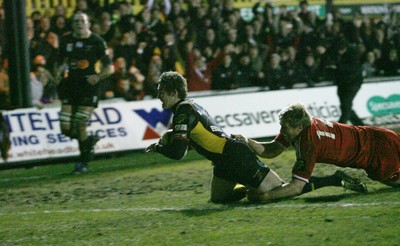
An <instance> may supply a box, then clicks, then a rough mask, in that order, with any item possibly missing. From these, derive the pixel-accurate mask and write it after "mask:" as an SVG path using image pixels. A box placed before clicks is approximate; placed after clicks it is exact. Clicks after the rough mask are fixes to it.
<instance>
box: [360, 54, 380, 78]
mask: <svg viewBox="0 0 400 246" xmlns="http://www.w3.org/2000/svg"><path fill="white" fill-rule="evenodd" d="M362 72H363V77H364V78H371V77H374V76H375V75H376V72H377V71H376V65H375V53H374V52H373V51H369V52H367V55H366V59H365V61H364V63H363V64H362Z"/></svg>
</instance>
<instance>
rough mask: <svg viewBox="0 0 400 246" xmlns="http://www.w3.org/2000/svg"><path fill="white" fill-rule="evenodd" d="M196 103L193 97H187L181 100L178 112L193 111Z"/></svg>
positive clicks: (177, 108)
mask: <svg viewBox="0 0 400 246" xmlns="http://www.w3.org/2000/svg"><path fill="white" fill-rule="evenodd" d="M195 105H196V103H195V102H194V101H193V99H190V98H186V99H185V100H183V101H181V102H180V103H179V104H178V105H177V107H176V112H189V111H192V110H193V109H194V107H195Z"/></svg>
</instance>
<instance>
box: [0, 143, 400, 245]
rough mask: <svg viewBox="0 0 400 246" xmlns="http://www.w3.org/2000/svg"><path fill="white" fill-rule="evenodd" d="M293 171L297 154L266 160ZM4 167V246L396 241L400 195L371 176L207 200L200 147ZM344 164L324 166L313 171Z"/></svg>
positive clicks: (206, 169) (0, 237)
mask: <svg viewBox="0 0 400 246" xmlns="http://www.w3.org/2000/svg"><path fill="white" fill-rule="evenodd" d="M264 161H265V162H266V163H267V164H268V165H269V166H270V167H271V168H272V169H274V170H275V171H276V172H277V173H278V174H279V175H280V176H281V177H283V178H284V179H285V180H288V179H290V172H291V167H292V164H293V161H294V152H293V150H289V151H287V152H285V153H284V154H283V155H282V156H281V157H279V158H276V159H274V160H264ZM72 169H73V164H72V163H70V164H60V165H51V166H50V165H49V166H40V167H35V168H31V169H12V170H3V171H0V186H1V187H0V228H1V229H0V245H399V244H400V235H399V221H400V195H399V190H398V189H392V188H389V187H387V186H384V185H382V184H380V183H377V182H373V181H370V180H368V179H366V178H364V177H363V176H362V172H360V171H357V170H346V171H349V172H351V173H352V174H354V175H357V176H359V177H361V178H362V179H363V180H364V181H366V182H367V185H368V188H369V191H370V192H369V194H367V195H363V194H357V193H354V192H352V191H347V190H343V189H342V188H340V187H336V188H335V187H333V188H324V189H320V190H318V191H315V192H312V193H309V194H306V195H303V196H299V197H296V198H294V199H290V200H284V201H280V202H275V203H269V204H251V203H249V202H247V200H246V199H244V200H243V201H241V202H238V203H235V204H231V205H216V204H212V203H209V202H208V199H209V188H210V178H211V170H212V168H211V165H210V163H209V162H208V161H206V160H204V159H203V158H202V157H200V156H199V155H197V154H196V153H194V152H190V153H189V154H188V156H187V157H186V158H185V160H182V161H179V162H177V161H172V160H168V159H166V158H165V157H162V156H161V155H159V154H154V153H152V154H147V155H145V154H143V153H142V152H140V153H139V152H137V153H132V154H126V155H123V156H116V157H113V158H109V159H101V160H96V161H94V162H93V163H92V164H91V166H90V173H88V174H84V175H74V174H71V173H70V172H71V170H72ZM335 170H337V168H335V167H333V166H330V165H324V164H319V165H317V167H316V169H315V172H314V173H315V174H316V175H324V174H331V173H333V172H334V171H335Z"/></svg>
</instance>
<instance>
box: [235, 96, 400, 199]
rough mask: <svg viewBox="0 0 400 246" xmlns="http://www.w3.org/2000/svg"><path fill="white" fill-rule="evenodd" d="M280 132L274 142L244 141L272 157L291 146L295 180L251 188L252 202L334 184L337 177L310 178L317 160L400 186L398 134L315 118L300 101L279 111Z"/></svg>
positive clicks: (376, 128)
mask: <svg viewBox="0 0 400 246" xmlns="http://www.w3.org/2000/svg"><path fill="white" fill-rule="evenodd" d="M279 120H280V124H281V130H280V134H279V135H278V136H277V137H275V139H274V140H273V141H271V142H257V141H255V140H253V139H246V138H244V137H242V136H240V135H239V136H238V137H242V138H243V139H245V141H246V142H247V143H248V144H249V146H250V147H251V148H252V149H253V150H254V152H255V153H256V154H257V155H258V156H261V157H265V158H274V157H276V156H278V155H279V154H281V153H282V152H283V151H284V150H285V149H286V148H287V147H289V146H290V144H292V145H293V146H294V148H295V150H296V162H295V164H294V166H293V169H292V174H293V178H292V180H291V181H290V182H289V183H287V184H284V185H282V186H280V187H278V188H275V189H273V190H271V191H268V192H265V193H257V192H250V193H249V194H248V198H249V199H250V200H253V201H268V200H274V199H280V198H288V197H293V196H297V195H300V194H303V193H306V192H309V191H311V190H314V189H318V188H321V187H324V186H328V185H333V184H334V182H335V180H334V179H335V178H336V177H335V176H337V175H332V176H331V178H330V179H329V177H322V178H318V177H311V174H312V172H313V170H314V167H315V164H316V163H327V164H333V165H336V166H339V167H349V168H358V169H363V170H365V172H366V174H367V176H368V177H369V178H370V179H372V180H377V181H380V182H382V183H384V184H386V185H389V186H393V187H400V135H399V133H397V132H394V131H391V130H388V129H384V128H380V127H372V126H351V125H346V124H341V123H335V122H329V121H326V120H323V119H318V118H313V117H312V116H311V115H310V113H309V112H308V110H307V109H306V107H305V106H304V105H303V104H301V103H296V104H292V105H290V106H288V107H287V108H285V109H283V110H282V111H281V112H280V113H279Z"/></svg>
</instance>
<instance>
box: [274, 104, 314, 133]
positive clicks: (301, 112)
mask: <svg viewBox="0 0 400 246" xmlns="http://www.w3.org/2000/svg"><path fill="white" fill-rule="evenodd" d="M278 116H279V121H280V123H281V125H283V124H288V125H289V126H290V127H299V126H302V127H303V128H305V127H308V126H310V124H311V119H312V116H311V114H310V112H308V110H307V108H306V107H305V106H304V104H302V103H294V104H291V105H289V106H288V107H286V108H284V109H282V110H281V112H279V114H278Z"/></svg>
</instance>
